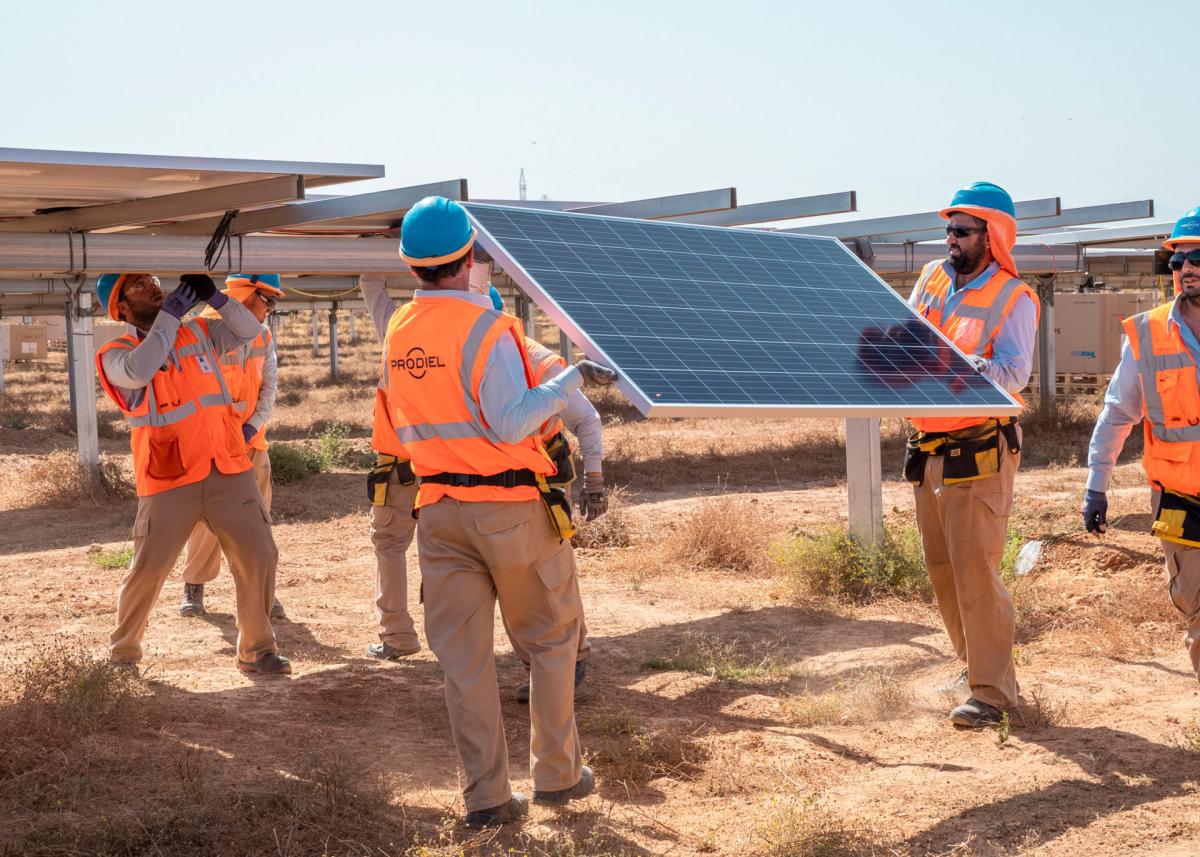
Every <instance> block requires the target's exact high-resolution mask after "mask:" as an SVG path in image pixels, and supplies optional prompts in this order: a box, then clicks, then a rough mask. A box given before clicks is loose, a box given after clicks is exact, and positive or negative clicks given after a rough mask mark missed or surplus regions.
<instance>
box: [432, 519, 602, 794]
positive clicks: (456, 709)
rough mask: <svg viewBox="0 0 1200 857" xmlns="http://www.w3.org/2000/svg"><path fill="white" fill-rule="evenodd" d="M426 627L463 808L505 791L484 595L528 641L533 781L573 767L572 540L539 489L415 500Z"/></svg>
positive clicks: (576, 629)
mask: <svg viewBox="0 0 1200 857" xmlns="http://www.w3.org/2000/svg"><path fill="white" fill-rule="evenodd" d="M417 545H418V552H419V557H420V563H421V585H422V588H423V591H424V596H425V597H424V603H425V636H426V638H427V639H428V641H429V647H430V648H431V649H433V652H434V654H435V655H437V659H438V663H439V664H440V665H441V667H442V672H443V673H444V674H445V685H446V708H447V709H448V710H449V714H450V729H451V731H452V733H453V735H454V745H455V747H456V748H457V749H458V756H459V760H460V761H461V762H462V766H463V769H464V770H465V771H466V788H465V789H464V790H463V796H464V799H465V801H466V805H467V811H468V812H470V811H472V810H476V809H486V808H488V807H493V806H498V805H499V804H502V803H504V802H505V801H507V800H508V799H509V797H510V796H511V795H512V787H511V785H510V783H509V778H508V746H507V744H506V743H505V740H504V724H503V721H502V719H501V716H500V693H499V689H498V687H497V685H496V660H495V654H494V637H495V604H496V601H497V599H499V601H500V612H501V614H502V615H503V616H504V619H505V621H506V622H507V623H508V628H509V629H510V630H511V632H512V635H513V637H514V638H516V639H517V640H519V641H520V644H521V646H522V647H523V648H524V649H525V651H527V652H528V653H529V658H530V676H529V679H530V691H529V697H530V698H529V714H530V720H531V734H530V742H529V758H530V767H531V769H532V771H531V772H532V776H533V787H534V789H536V790H541V791H546V790H551V791H556V790H558V789H566V788H570V787H572V786H574V785H575V784H576V783H578V782H579V779H580V777H581V776H582V764H583V763H582V755H581V749H580V745H579V733H578V731H577V730H576V727H575V687H574V683H575V654H576V652H577V651H578V649H579V633H580V627H581V623H582V616H583V605H582V604H581V603H580V601H579V585H578V582H577V580H576V577H575V554H574V552H573V551H572V550H571V544H570V542H567V541H560V540H559V538H558V536H557V535H556V534H555V533H554V532H553V530H552V529H551V527H550V522H549V521H548V520H547V519H546V512H545V510H544V508H543V507H542V504H541V501H539V500H529V501H523V502H516V503H463V502H459V501H457V500H454V499H451V498H445V499H443V500H441V501H440V502H438V503H435V504H433V505H432V506H426V507H424V508H422V509H421V521H420V526H419V527H418V529H417Z"/></svg>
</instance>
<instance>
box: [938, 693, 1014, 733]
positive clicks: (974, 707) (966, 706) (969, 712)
mask: <svg viewBox="0 0 1200 857" xmlns="http://www.w3.org/2000/svg"><path fill="white" fill-rule="evenodd" d="M1003 716H1004V712H1002V711H1001V710H1000V709H999V708H996V706H994V705H988V704H987V703H986V702H982V701H980V700H978V699H976V698H975V697H973V696H972V697H971V698H970V699H968V700H967V701H966V702H964V703H963V704H962V705H960V706H958V707H957V708H955V709H954V710H953V711H951V712H950V722H951V723H953V724H954V725H955V726H963V727H966V728H968V729H977V728H978V727H980V726H995V725H996V724H997V723H999V722H1000V718H1001V717H1003Z"/></svg>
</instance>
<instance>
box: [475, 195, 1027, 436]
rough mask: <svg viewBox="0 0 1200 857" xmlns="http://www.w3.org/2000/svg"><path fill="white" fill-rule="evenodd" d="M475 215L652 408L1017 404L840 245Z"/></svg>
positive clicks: (564, 319) (805, 409) (533, 289)
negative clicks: (979, 373) (978, 371)
mask: <svg viewBox="0 0 1200 857" xmlns="http://www.w3.org/2000/svg"><path fill="white" fill-rule="evenodd" d="M467 209H468V211H469V212H470V213H471V216H472V217H473V218H474V220H475V222H476V224H477V225H478V226H479V227H480V238H479V240H480V243H481V244H483V246H484V247H485V248H486V249H487V250H488V251H489V252H490V253H491V254H492V256H493V257H494V258H496V260H497V262H498V264H499V265H500V267H502V268H503V269H504V270H505V271H506V272H507V273H508V274H509V275H510V276H512V277H513V279H515V280H516V281H517V282H518V283H519V284H520V285H521V286H522V288H523V289H524V290H525V291H526V292H527V293H528V294H529V296H530V297H531V298H533V300H534V301H535V302H536V303H538V305H539V306H541V307H542V309H543V310H544V311H546V312H547V313H548V314H549V315H550V316H551V317H552V318H553V319H554V320H555V322H556V323H558V324H559V325H560V326H561V327H563V328H564V329H565V330H566V331H567V332H568V334H569V335H570V336H571V337H572V338H573V339H575V340H576V341H577V342H581V343H585V350H586V351H587V353H588V354H589V355H590V356H592V357H594V358H598V359H600V360H602V361H604V362H606V363H609V364H610V365H612V366H614V367H615V368H617V369H618V371H620V372H621V373H622V375H623V379H624V384H623V389H624V391H625V393H626V395H628V396H629V397H630V398H631V399H632V400H633V401H634V403H635V405H637V406H638V407H639V408H640V409H641V410H642V412H643V413H645V414H647V415H652V416H653V415H687V414H695V415H705V414H711V415H717V414H729V413H734V412H740V411H744V412H746V413H757V414H762V415H789V414H791V415H801V414H813V415H817V414H820V415H826V416H843V415H844V416H862V415H869V414H874V415H888V414H897V415H900V414H910V415H914V416H919V415H925V414H953V413H962V414H967V413H972V414H973V413H981V414H983V413H989V414H1009V413H1015V412H1016V410H1017V408H1016V406H1015V403H1014V402H1013V401H1012V400H1011V399H1010V398H1009V397H1008V396H1007V395H1006V394H1004V393H1003V392H1002V391H1000V390H999V389H998V388H997V387H995V386H994V385H993V384H991V383H990V382H989V381H987V380H986V379H985V378H983V377H982V376H980V375H978V374H976V373H975V371H974V370H973V369H972V368H971V366H970V365H969V364H968V363H967V362H966V360H964V359H963V357H962V356H961V355H960V354H959V353H958V352H957V351H955V350H954V349H953V348H952V347H950V346H949V344H948V343H947V342H946V340H945V339H944V338H942V337H941V336H940V335H939V334H937V333H936V332H935V331H934V330H933V328H932V327H930V326H929V325H928V324H926V323H925V322H924V321H922V320H920V319H918V318H917V316H916V315H915V314H914V313H913V312H912V311H911V310H910V309H909V308H908V307H907V305H906V304H905V303H904V301H903V300H902V299H901V298H900V297H899V296H897V295H896V294H895V293H894V292H893V291H892V290H891V288H890V287H888V286H887V284H886V283H884V282H883V281H882V280H880V279H879V278H878V277H876V276H875V275H874V274H873V273H872V272H871V271H870V270H869V269H867V268H866V267H865V266H864V265H863V264H862V263H861V262H860V261H859V260H858V259H857V258H856V257H854V256H853V255H852V254H851V253H850V252H849V251H848V250H847V249H846V248H845V247H843V246H842V245H841V243H840V242H838V241H836V240H833V239H826V238H816V237H812V236H803V235H792V234H780V233H770V232H754V231H749V230H733V229H726V228H718V227H705V226H694V225H689V224H682V223H667V222H648V221H637V220H625V219H620V218H611V217H598V216H594V215H580V214H570V213H565V212H550V211H541V210H536V209H521V208H507V207H501V206H491V205H481V204H477V203H468V204H467Z"/></svg>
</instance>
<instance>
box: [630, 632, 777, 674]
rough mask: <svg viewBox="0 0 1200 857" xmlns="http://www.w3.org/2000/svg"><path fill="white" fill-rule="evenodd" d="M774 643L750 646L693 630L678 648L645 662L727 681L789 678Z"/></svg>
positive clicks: (646, 666) (651, 666)
mask: <svg viewBox="0 0 1200 857" xmlns="http://www.w3.org/2000/svg"><path fill="white" fill-rule="evenodd" d="M775 649H776V646H775V645H773V644H770V643H760V644H756V645H748V644H746V643H743V642H741V641H739V640H736V639H730V638H727V637H722V636H721V635H720V634H697V633H695V632H692V631H689V632H688V633H687V634H685V635H684V638H683V640H682V641H681V642H680V643H679V645H678V646H676V647H675V650H674V651H673V652H671V653H670V654H667V655H653V656H651V657H649V658H646V659H645V660H643V661H642V667H643V668H644V669H651V670H669V671H676V672H689V673H696V674H698V675H707V676H712V677H713V678H718V679H721V680H723V681H749V680H754V679H765V678H788V677H789V676H791V675H793V670H791V669H789V668H788V667H787V666H786V665H785V664H784V663H783V662H782V661H781V660H780V659H779V658H778V657H777V655H776V653H775Z"/></svg>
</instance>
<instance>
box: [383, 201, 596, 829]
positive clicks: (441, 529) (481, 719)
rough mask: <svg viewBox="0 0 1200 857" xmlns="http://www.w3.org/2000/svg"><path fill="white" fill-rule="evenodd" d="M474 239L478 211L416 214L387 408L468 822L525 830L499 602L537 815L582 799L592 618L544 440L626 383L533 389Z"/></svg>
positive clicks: (592, 376)
mask: <svg viewBox="0 0 1200 857" xmlns="http://www.w3.org/2000/svg"><path fill="white" fill-rule="evenodd" d="M475 234H476V232H475V229H474V228H473V227H472V226H471V223H470V219H469V218H468V216H467V213H466V210H465V209H464V208H463V207H462V206H461V205H459V204H458V203H456V202H453V201H451V200H447V199H445V198H442V197H427V198H425V199H423V200H421V201H420V202H419V203H417V204H416V205H415V206H413V208H412V209H411V210H410V211H409V212H408V213H407V214H406V215H405V217H404V221H403V223H402V225H401V233H400V235H401V237H400V255H401V258H402V259H403V260H404V261H405V262H406V263H407V264H408V265H409V266H410V267H411V268H412V270H413V272H414V273H415V274H416V276H417V277H418V279H419V280H420V285H421V288H420V289H418V290H417V292H416V295H415V297H414V298H413V300H412V301H411V302H410V303H408V304H406V305H405V306H404V307H403V308H401V309H399V310H398V311H396V312H395V313H394V314H393V315H392V318H391V320H390V321H389V323H388V330H387V336H386V342H385V345H384V358H383V374H384V376H385V379H384V393H383V395H384V409H385V411H386V414H387V417H388V424H389V425H390V427H391V428H392V430H394V431H395V433H396V436H397V438H398V439H399V441H400V443H401V445H402V447H403V448H404V450H405V452H406V456H407V457H408V458H409V460H410V461H411V462H412V468H413V471H414V473H415V474H416V476H417V477H418V478H419V479H420V487H419V488H418V491H417V499H416V507H417V510H418V513H419V515H420V526H419V527H418V530H417V541H418V556H419V559H420V565H421V585H422V591H423V594H424V605H425V636H426V639H427V640H428V643H429V647H430V648H431V649H432V650H433V652H434V654H435V655H436V656H437V659H438V663H439V664H440V665H441V668H442V671H443V673H444V677H445V693H446V707H447V709H448V711H449V716H450V727H451V731H452V733H453V736H454V743H455V747H456V748H457V750H458V756H459V760H460V762H461V763H462V767H463V769H464V771H465V776H464V782H465V787H464V790H463V794H464V800H465V803H466V808H467V818H466V820H467V823H468V824H469V825H471V826H485V825H495V824H502V823H505V822H507V821H511V820H514V819H516V818H519V817H521V816H523V815H525V814H526V813H527V812H528V807H529V804H528V800H527V799H526V798H525V797H524V796H523V795H520V794H518V793H514V792H513V791H512V788H511V784H510V782H509V776H508V752H507V748H506V744H505V739H504V725H503V721H502V718H501V716H500V699H499V692H498V689H497V685H496V668H495V656H494V652H493V635H494V612H495V604H496V601H497V600H499V602H500V611H501V613H502V615H503V616H504V619H505V621H506V622H507V624H508V627H509V629H510V630H511V632H512V634H513V635H514V636H515V637H516V638H517V639H518V640H519V641H520V643H521V645H522V646H523V647H524V648H525V649H526V650H527V651H528V652H529V653H530V660H531V666H530V669H531V685H530V719H531V730H530V753H529V755H530V767H531V769H532V777H533V801H534V802H535V803H540V804H545V805H551V806H562V805H565V804H566V803H567V802H568V801H571V800H574V799H577V798H582V797H585V796H586V795H588V794H590V793H591V792H592V790H593V789H594V788H595V777H594V776H593V774H592V772H591V770H590V769H589V768H587V766H585V765H583V762H582V756H581V751H580V744H579V733H578V730H577V728H576V724H575V711H574V687H573V683H574V666H575V654H576V652H577V650H578V647H579V635H580V630H581V621H580V617H581V615H582V605H581V603H580V600H579V586H578V582H577V580H576V573H575V557H574V553H573V551H572V549H571V543H570V536H571V534H572V533H573V529H572V525H571V520H570V503H569V502H568V501H567V500H566V499H565V495H564V493H563V492H562V491H561V490H560V489H554V488H551V487H550V486H549V485H548V483H547V482H546V477H548V476H551V475H553V474H554V472H555V470H554V465H553V463H552V462H551V461H550V458H549V457H548V456H547V455H546V451H545V448H544V447H543V445H542V442H541V439H540V437H539V435H538V429H539V427H540V426H541V425H542V424H543V423H544V422H545V421H546V420H548V419H550V418H551V417H553V416H554V415H555V414H557V413H559V412H560V411H562V410H563V408H565V407H566V404H567V398H568V396H570V394H571V392H572V391H573V390H576V389H578V388H579V387H580V386H581V385H582V384H583V383H585V382H586V383H593V384H608V383H612V381H613V380H615V378H616V373H615V372H613V371H612V370H610V369H606V368H605V367H603V366H600V365H598V364H596V363H592V362H590V361H586V360H585V361H582V362H580V363H579V364H577V365H576V366H573V367H571V368H570V369H567V370H566V371H564V372H563V373H562V374H561V375H559V376H558V377H557V378H553V379H551V380H550V381H547V382H546V383H544V384H542V385H540V386H536V387H535V386H533V385H532V383H531V379H532V377H533V367H532V366H531V365H530V363H529V358H528V356H527V355H526V352H525V349H524V337H523V336H522V335H521V330H520V323H519V322H518V321H517V320H516V319H515V318H513V317H512V316H510V315H506V314H504V313H500V312H496V311H495V310H494V309H493V308H492V305H491V302H490V301H489V300H488V298H486V297H484V296H482V295H477V294H471V292H470V287H469V277H470V272H471V268H472V266H473V261H474V260H473V256H472V246H473V244H474V243H475Z"/></svg>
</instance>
